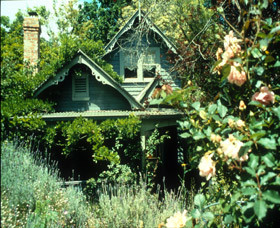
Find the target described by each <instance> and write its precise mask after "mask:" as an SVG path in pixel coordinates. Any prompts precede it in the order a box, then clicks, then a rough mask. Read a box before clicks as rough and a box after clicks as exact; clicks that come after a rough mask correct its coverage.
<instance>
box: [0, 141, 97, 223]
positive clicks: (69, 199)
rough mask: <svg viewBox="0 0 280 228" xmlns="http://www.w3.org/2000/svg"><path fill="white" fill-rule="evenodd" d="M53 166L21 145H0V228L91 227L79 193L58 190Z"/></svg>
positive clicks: (87, 205) (87, 211) (89, 217)
mask: <svg viewBox="0 0 280 228" xmlns="http://www.w3.org/2000/svg"><path fill="white" fill-rule="evenodd" d="M61 182H62V180H61V179H59V177H58V172H57V169H56V167H55V166H54V165H48V164H47V162H46V160H44V159H42V158H41V156H40V155H39V154H38V153H37V154H36V153H35V157H34V153H32V152H31V151H30V149H28V148H26V147H25V146H24V145H19V144H17V143H11V142H3V144H2V151H1V227H91V226H90V221H91V220H92V214H91V211H90V206H89V204H88V203H87V202H86V201H85V197H84V195H83V194H82V193H81V191H79V190H77V189H74V188H71V187H69V188H66V189H63V188H61Z"/></svg>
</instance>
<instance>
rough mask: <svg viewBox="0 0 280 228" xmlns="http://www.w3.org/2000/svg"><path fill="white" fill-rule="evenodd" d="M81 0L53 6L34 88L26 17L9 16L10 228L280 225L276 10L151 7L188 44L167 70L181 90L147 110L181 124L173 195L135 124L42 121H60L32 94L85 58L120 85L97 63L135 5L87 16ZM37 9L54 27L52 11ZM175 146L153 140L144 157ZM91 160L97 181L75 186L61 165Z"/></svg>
mask: <svg viewBox="0 0 280 228" xmlns="http://www.w3.org/2000/svg"><path fill="white" fill-rule="evenodd" d="M54 2H55V3H57V2H56V1H54ZM73 2H75V1H70V2H69V3H67V4H66V3H65V5H63V7H57V8H56V16H57V24H58V28H59V32H58V33H57V34H53V33H52V31H51V30H50V31H49V35H50V40H46V39H44V38H41V41H40V42H41V60H40V69H41V70H40V72H39V73H37V74H36V76H35V77H34V74H33V73H32V68H31V67H24V64H23V34H22V22H23V18H24V13H22V12H19V13H18V14H17V17H16V20H14V21H12V22H10V21H9V18H7V17H4V16H1V103H2V104H1V227H42V228H43V227H44V228H45V227H54V228H55V227H139V228H144V227H147V228H151V227H159V228H160V227H161V228H173V227H174V228H175V227H277V225H278V220H279V218H278V217H279V214H280V154H279V151H280V106H279V102H280V96H279V94H280V93H279V92H280V48H279V47H280V5H279V3H278V1H273V0H260V1H255V0H244V1H243V0H242V1H241V0H240V1H220V0H217V1H210V0H205V1H199V0H197V1H196V0H194V1H189V0H176V1H153V0H143V1H141V8H143V10H146V11H147V12H149V10H153V11H152V12H153V14H152V15H153V16H152V17H153V18H152V19H153V20H154V21H159V22H158V23H159V27H160V28H161V29H162V30H163V31H164V32H165V33H166V34H167V35H168V36H169V37H170V39H172V41H173V42H174V43H176V45H177V47H178V55H175V54H174V53H170V62H171V63H173V64H174V70H175V71H177V72H178V73H179V75H180V77H181V80H182V83H183V87H182V89H180V90H175V91H173V92H172V93H168V94H167V93H165V91H164V90H162V91H160V93H159V95H158V96H157V97H156V98H155V99H154V100H152V101H151V102H150V103H149V104H147V106H148V107H149V105H165V106H169V107H173V108H174V109H177V110H180V111H181V112H182V113H183V117H182V118H181V119H180V120H179V121H178V127H177V131H178V138H179V139H180V146H181V149H180V153H178V163H179V166H180V169H181V174H180V177H179V180H180V182H179V183H178V186H179V187H178V188H176V189H168V188H166V187H165V185H164V181H163V180H161V183H162V184H161V185H158V183H156V182H155V181H154V179H153V177H154V175H156V169H157V167H156V165H155V164H151V163H146V167H145V170H144V171H143V167H142V168H141V164H142V154H141V144H140V125H141V121H140V120H139V119H138V118H137V117H135V116H130V117H129V118H126V119H118V120H105V121H103V122H101V123H97V122H95V121H93V120H90V119H86V118H82V117H80V118H77V119H75V120H73V121H69V122H58V123H56V124H54V125H48V124H47V123H46V121H45V120H43V119H42V118H40V117H38V114H40V113H51V112H53V111H54V109H53V106H54V104H52V103H50V102H46V101H42V100H39V99H36V98H33V92H34V89H35V88H37V86H38V85H40V84H41V83H42V82H43V81H44V80H46V78H47V77H49V76H50V75H54V74H55V72H56V70H57V69H58V68H60V67H61V66H63V64H64V63H65V62H67V61H68V60H69V59H71V57H73V55H74V54H75V53H76V51H77V50H79V49H81V50H83V51H84V52H85V53H88V55H90V57H91V58H92V59H93V60H94V61H96V62H97V63H98V64H99V65H100V66H102V68H103V69H104V70H105V71H106V72H107V73H108V74H110V75H111V76H112V77H113V78H115V79H116V80H118V81H120V82H121V80H122V79H121V78H120V76H118V75H117V74H116V72H114V71H113V68H112V66H111V65H109V64H107V63H106V62H105V61H103V60H101V58H100V57H101V56H102V55H103V54H104V50H103V43H106V42H108V39H109V40H110V38H111V37H113V35H114V34H115V33H116V31H117V30H118V29H119V27H120V26H121V24H122V21H121V19H126V17H127V15H129V13H130V12H131V11H133V10H135V9H137V7H139V5H138V3H139V1H133V0H132V1H92V2H87V1H85V2H84V3H83V5H80V6H79V7H78V8H77V7H76V8H75V7H74V5H73V4H74V3H73ZM76 2H77V1H76ZM30 10H31V9H30ZM34 10H35V11H36V12H37V13H38V15H39V16H40V20H41V23H42V24H45V25H46V26H48V19H49V16H50V13H49V12H48V11H47V10H46V8H44V7H37V8H36V9H34ZM104 12H107V13H104ZM108 12H109V13H108ZM94 15H99V18H96V17H95V16H94ZM157 19H158V20H157ZM172 20H173V21H172ZM109 21H110V23H107V22H109ZM77 22H79V23H77ZM98 22H102V23H98ZM166 22H167V23H166ZM173 22H174V23H173ZM155 23H156V22H155ZM68 28H71V29H68ZM93 28H95V29H93ZM106 30H108V31H110V32H108V33H107V34H104V32H102V31H106ZM97 40H98V41H97ZM69 47H70V48H69ZM168 137H169V136H168V134H166V133H165V132H161V133H160V132H159V130H158V129H156V130H155V131H154V132H153V133H152V134H151V136H150V138H149V139H148V140H147V151H146V154H145V155H146V157H149V155H151V154H153V153H154V152H155V150H156V148H157V146H158V145H161V144H163V143H164V141H165V140H167V139H168ZM81 150H83V151H90V153H89V157H90V158H91V160H90V162H91V163H89V166H88V170H90V172H89V176H88V177H87V181H86V183H85V184H84V185H83V186H82V185H79V186H67V187H65V186H64V185H63V183H64V182H65V180H64V179H63V178H62V177H61V164H59V163H57V161H56V160H55V159H54V158H57V157H61V158H63V159H68V158H69V159H70V158H71V157H72V158H73V157H74V159H75V153H76V152H77V151H81ZM192 172H197V173H198V174H199V176H200V177H199V184H194V182H196V181H197V180H196V179H195V177H192V175H190V173H192ZM75 179H76V176H75ZM196 183H198V182H196Z"/></svg>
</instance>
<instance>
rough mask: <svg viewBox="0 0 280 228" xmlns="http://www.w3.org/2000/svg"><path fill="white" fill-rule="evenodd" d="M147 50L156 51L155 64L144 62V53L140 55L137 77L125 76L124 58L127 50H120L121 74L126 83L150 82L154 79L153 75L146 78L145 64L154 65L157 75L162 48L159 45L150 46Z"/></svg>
mask: <svg viewBox="0 0 280 228" xmlns="http://www.w3.org/2000/svg"><path fill="white" fill-rule="evenodd" d="M147 52H155V55H156V56H155V61H156V63H155V64H143V59H144V58H143V55H141V56H140V58H139V59H138V61H137V77H136V78H125V74H124V72H125V66H124V58H125V56H124V55H125V52H124V51H121V52H120V76H122V77H123V79H124V83H125V82H128V83H129V82H150V81H152V80H154V78H153V77H147V78H145V77H144V75H143V73H144V67H143V66H145V65H154V66H155V67H156V70H155V71H156V75H157V74H158V73H159V72H160V48H159V47H149V48H148V49H147Z"/></svg>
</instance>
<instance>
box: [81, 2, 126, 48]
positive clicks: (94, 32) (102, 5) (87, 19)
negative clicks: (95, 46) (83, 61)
mask: <svg viewBox="0 0 280 228" xmlns="http://www.w3.org/2000/svg"><path fill="white" fill-rule="evenodd" d="M130 2H131V0H115V1H109V0H93V1H92V2H86V1H85V2H84V3H83V5H79V9H80V12H79V16H78V23H79V24H81V23H88V24H89V25H90V28H89V29H88V31H87V34H88V37H89V38H90V39H93V40H95V41H98V40H101V41H102V42H103V43H104V44H106V43H108V42H109V41H110V39H111V38H112V37H113V36H114V35H115V33H116V32H117V31H118V30H119V24H118V23H117V22H118V20H119V19H120V17H121V11H122V7H124V6H127V5H128V4H129V3H130Z"/></svg>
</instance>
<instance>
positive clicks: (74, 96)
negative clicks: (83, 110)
mask: <svg viewBox="0 0 280 228" xmlns="http://www.w3.org/2000/svg"><path fill="white" fill-rule="evenodd" d="M82 77H85V79H86V85H85V87H86V91H85V92H84V93H80V94H79V93H78V92H77V91H76V79H79V78H82ZM72 101H89V74H88V73H86V72H82V75H81V76H77V75H76V74H74V75H73V76H72Z"/></svg>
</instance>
